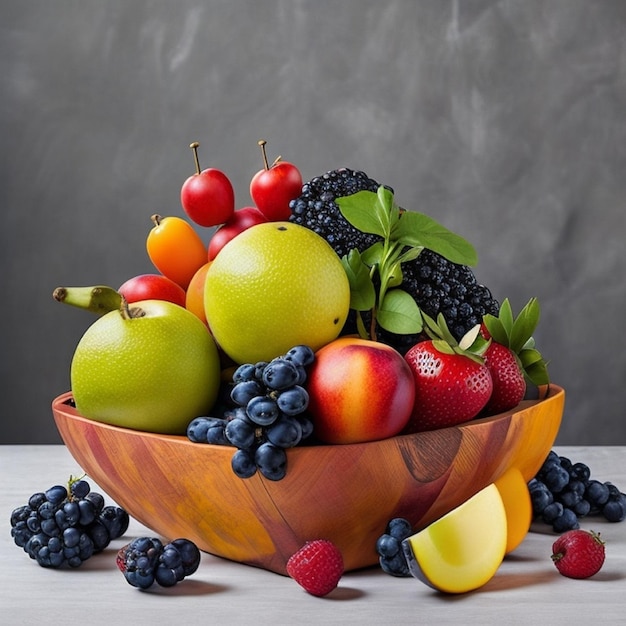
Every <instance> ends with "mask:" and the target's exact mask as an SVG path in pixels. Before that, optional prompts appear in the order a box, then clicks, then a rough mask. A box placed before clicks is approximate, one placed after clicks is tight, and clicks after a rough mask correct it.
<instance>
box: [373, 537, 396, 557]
mask: <svg viewBox="0 0 626 626" xmlns="http://www.w3.org/2000/svg"><path fill="white" fill-rule="evenodd" d="M401 547H402V546H401V545H400V541H398V539H396V537H392V536H391V535H389V534H387V533H385V534H384V535H381V536H380V537H379V538H378V541H376V552H377V553H378V556H384V557H386V558H391V557H393V556H395V555H396V554H398V552H400V550H401Z"/></svg>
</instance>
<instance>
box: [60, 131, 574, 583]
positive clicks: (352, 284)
mask: <svg viewBox="0 0 626 626" xmlns="http://www.w3.org/2000/svg"><path fill="white" fill-rule="evenodd" d="M261 143H262V148H263V155H264V157H265V145H264V142H261ZM192 148H193V149H194V155H195V157H196V167H197V172H196V174H194V175H193V176H192V177H190V179H189V180H188V181H186V182H185V184H184V186H183V193H182V194H181V201H182V204H183V208H184V209H185V211H186V212H187V214H188V216H189V217H190V218H191V221H192V222H195V224H196V225H200V226H218V228H217V230H215V232H214V233H213V234H212V235H211V239H210V241H209V244H208V248H207V246H205V245H204V244H202V243H199V238H198V235H197V233H196V232H195V229H194V227H193V225H192V224H191V223H190V222H189V221H187V220H183V219H182V218H174V217H165V218H161V217H159V216H154V219H153V221H154V228H153V229H152V231H150V233H149V235H148V245H147V249H148V254H149V256H150V259H151V260H152V261H153V263H154V265H155V267H156V269H157V270H158V274H157V275H156V276H158V278H157V277H155V275H145V276H139V277H135V278H134V279H133V280H130V281H127V282H126V283H125V284H123V285H122V286H121V287H120V288H119V289H117V290H116V289H113V288H111V287H106V286H101V285H99V286H95V287H89V288H84V287H69V288H58V289H57V290H55V293H54V296H55V299H57V300H58V301H62V302H66V303H68V304H73V305H76V306H79V307H82V308H84V309H87V310H89V311H91V312H93V313H95V314H97V316H98V319H97V320H96V321H95V322H93V324H91V326H89V327H88V328H87V330H86V332H85V334H84V335H83V337H82V338H81V340H80V342H79V343H78V345H77V347H76V350H75V353H74V356H73V359H72V363H71V391H68V392H66V393H63V394H61V395H60V396H58V397H57V398H55V399H54V401H53V403H52V412H53V415H54V419H55V421H56V425H57V427H58V430H59V432H60V434H61V437H62V439H63V441H64V442H65V444H66V445H67V447H68V449H69V451H70V452H71V454H72V455H73V456H74V458H75V459H76V461H77V462H78V463H79V464H80V466H81V467H82V468H83V470H84V471H85V472H86V473H87V474H88V475H89V476H91V477H92V478H93V480H95V481H96V482H97V483H98V485H99V486H100V487H101V488H102V489H103V490H105V491H106V492H107V493H108V494H109V495H110V496H111V497H112V498H113V499H114V500H115V501H116V502H117V503H118V504H119V505H120V506H122V507H124V509H125V510H126V511H128V513H129V514H131V515H132V516H133V517H134V518H136V519H137V520H138V521H140V522H142V523H143V524H145V525H146V526H147V527H149V528H151V529H152V530H153V531H155V532H157V533H159V534H160V535H162V536H164V537H167V538H170V539H172V538H176V537H185V538H187V539H190V540H191V541H193V542H195V543H196V544H197V546H198V547H199V548H200V549H202V550H204V551H207V552H209V553H212V554H215V555H218V556H221V557H224V558H227V559H231V560H234V561H238V562H241V563H245V564H249V565H253V566H257V567H262V568H265V569H268V570H270V571H274V572H278V573H281V574H284V573H285V572H286V564H287V561H288V559H289V557H290V556H291V555H292V554H294V553H295V552H296V551H297V550H298V549H299V548H301V547H302V545H303V544H305V543H306V542H307V541H312V540H315V539H327V540H330V541H332V542H333V543H334V544H335V545H336V546H337V548H338V549H339V550H340V551H341V553H342V557H343V560H344V564H345V568H346V570H353V569H358V568H362V567H366V566H369V565H372V564H374V563H376V562H377V560H378V555H377V551H376V540H377V538H378V537H379V536H380V535H381V534H382V533H383V532H384V531H385V528H386V526H387V523H388V522H389V520H390V519H392V518H396V517H401V518H404V519H406V520H408V522H409V523H410V525H411V527H412V528H413V529H416V530H418V529H420V528H424V527H426V526H428V525H429V524H430V523H431V522H433V521H435V520H437V519H439V518H441V517H442V516H444V515H445V514H446V513H448V512H449V511H451V510H452V509H454V508H455V507H457V506H458V505H460V504H462V503H463V502H465V501H467V500H468V499H469V498H471V497H472V496H473V495H475V494H476V493H478V492H479V491H480V490H482V489H483V488H484V487H486V486H488V485H490V484H491V483H494V482H496V481H498V479H500V478H501V477H502V476H503V475H504V474H505V473H507V472H508V470H510V469H512V468H514V469H515V470H516V471H518V472H519V473H520V474H521V476H522V477H523V479H524V480H525V481H529V480H530V479H531V478H532V477H533V476H534V475H535V474H536V472H537V471H538V469H539V468H540V467H541V465H542V463H543V461H544V460H545V458H546V456H547V455H548V453H549V451H550V449H551V447H552V445H553V443H554V441H555V439H556V436H557V433H558V429H559V426H560V422H561V417H562V413H563V407H564V397H565V393H564V390H563V389H562V388H560V387H559V386H557V385H554V384H552V383H550V382H549V380H548V378H547V371H546V364H545V361H544V360H543V358H542V357H541V354H540V353H539V352H538V351H537V349H536V347H535V344H534V340H533V337H532V335H533V332H534V329H535V327H536V324H537V322H538V318H539V309H538V303H537V301H536V299H531V300H530V301H529V302H528V304H527V305H526V306H525V307H524V308H523V309H522V310H521V312H520V313H519V314H518V315H517V316H515V315H513V312H512V309H511V305H510V303H509V301H508V300H507V299H505V300H504V301H503V302H502V303H498V302H497V301H496V300H495V299H494V298H493V297H492V295H491V293H490V291H489V290H488V289H487V288H486V287H484V286H483V285H481V284H479V283H478V281H477V280H476V278H475V276H474V274H473V272H472V270H471V269H470V266H471V265H472V264H473V263H475V260H476V259H475V252H474V250H473V248H472V246H471V245H470V244H469V243H467V242H466V241H464V240H463V239H462V238H460V237H458V236H457V235H454V234H453V233H451V232H450V231H448V230H446V229H445V228H444V227H443V226H441V225H439V224H437V223H436V222H434V221H433V220H432V219H431V218H429V217H427V216H425V215H422V214H419V213H414V212H411V211H406V210H404V209H401V208H399V207H398V206H397V205H396V203H395V200H394V195H393V191H392V190H391V189H390V188H388V187H386V186H383V185H379V184H378V183H377V182H376V181H374V180H372V179H370V178H369V177H368V176H366V175H365V174H363V173H362V172H355V171H352V170H348V169H341V170H336V171H333V172H328V173H327V174H325V175H323V176H320V177H317V178H315V179H313V180H311V181H309V182H308V183H306V184H304V185H302V181H301V178H298V176H296V175H295V174H294V171H293V169H291V168H293V167H294V166H292V165H291V164H288V163H285V162H282V161H280V160H277V161H276V162H275V163H274V164H273V165H272V166H269V165H268V163H267V159H265V168H264V169H263V170H261V172H259V173H258V174H257V176H255V178H254V179H253V183H252V185H251V194H252V198H253V200H254V202H255V204H256V206H255V207H246V208H245V209H238V210H235V209H234V200H233V197H232V193H231V190H230V188H229V183H228V180H227V179H226V178H225V177H224V176H223V175H219V173H216V172H215V171H208V170H205V171H202V172H201V171H200V167H199V164H198V159H197V148H198V144H197V143H194V144H192ZM279 167H280V168H282V169H284V170H287V173H288V174H289V176H286V174H285V172H283V171H281V172H279V170H278V168H279ZM298 175H299V173H298ZM286 179H288V180H289V188H285V187H284V185H286V184H287V183H285V182H283V181H284V180H286ZM215 207H219V211H218V214H214V213H212V212H214V211H216V209H215ZM164 279H165V280H164ZM173 285H174V287H178V288H174V287H173ZM528 383H532V384H528ZM531 390H534V391H535V393H534V394H532V393H530V391H531Z"/></svg>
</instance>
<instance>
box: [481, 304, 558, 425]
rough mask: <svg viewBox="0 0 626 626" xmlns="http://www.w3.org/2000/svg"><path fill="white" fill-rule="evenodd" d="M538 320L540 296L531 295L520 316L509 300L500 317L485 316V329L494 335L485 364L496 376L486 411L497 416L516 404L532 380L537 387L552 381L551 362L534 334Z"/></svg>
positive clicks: (502, 305)
mask: <svg viewBox="0 0 626 626" xmlns="http://www.w3.org/2000/svg"><path fill="white" fill-rule="evenodd" d="M538 322H539V302H538V301H537V299H536V298H531V299H530V300H529V301H528V303H527V304H526V306H525V307H524V308H523V309H522V310H521V311H520V313H519V315H518V316H517V317H514V316H513V311H512V309H511V303H510V302H509V300H508V299H505V300H504V301H503V302H502V304H501V306H500V311H499V313H498V316H497V317H496V316H494V315H485V317H484V318H483V328H482V329H481V332H482V333H483V335H485V336H488V337H490V338H491V343H490V345H489V347H488V348H487V350H486V351H485V364H486V365H487V367H488V368H489V371H490V373H491V378H492V379H493V392H492V394H491V398H490V399H489V402H488V403H487V405H486V406H485V408H484V411H483V413H484V414H487V415H494V414H496V413H502V412H503V411H508V410H510V409H512V408H514V407H516V406H517V405H518V404H519V403H520V402H521V401H522V399H523V398H524V395H525V394H526V387H527V383H528V382H531V383H532V384H534V385H537V386H539V385H547V384H548V383H549V378H548V370H547V364H546V362H545V360H544V359H543V357H542V356H541V353H540V352H539V351H538V350H537V349H536V347H535V340H534V339H533V336H532V335H533V333H534V332H535V328H536V327H537V324H538ZM485 331H486V332H485Z"/></svg>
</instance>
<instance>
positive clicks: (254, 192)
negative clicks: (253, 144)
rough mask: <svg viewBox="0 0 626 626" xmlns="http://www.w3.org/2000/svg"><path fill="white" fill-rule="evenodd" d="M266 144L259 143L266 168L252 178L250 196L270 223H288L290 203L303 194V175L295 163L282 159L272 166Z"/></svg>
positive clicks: (262, 141) (263, 142)
mask: <svg viewBox="0 0 626 626" xmlns="http://www.w3.org/2000/svg"><path fill="white" fill-rule="evenodd" d="M265 144H266V141H265V140H263V139H262V140H261V141H259V145H260V146H261V150H262V152H263V162H264V163H265V167H264V168H263V169H262V170H259V171H258V172H257V173H256V174H255V175H254V176H253V177H252V180H251V181H250V196H251V197H252V200H253V201H254V203H255V204H256V206H257V207H258V209H259V211H261V213H263V215H265V217H267V219H268V220H269V221H272V222H281V221H286V220H288V219H289V216H290V215H291V209H290V208H289V203H290V202H291V201H292V200H293V199H295V198H297V197H298V196H299V195H300V194H301V193H302V175H301V174H300V170H298V168H297V167H296V166H295V165H293V163H289V162H288V161H282V160H281V157H278V158H277V159H276V160H275V161H274V163H272V165H271V166H270V165H269V163H268V161H267V154H266V153H265Z"/></svg>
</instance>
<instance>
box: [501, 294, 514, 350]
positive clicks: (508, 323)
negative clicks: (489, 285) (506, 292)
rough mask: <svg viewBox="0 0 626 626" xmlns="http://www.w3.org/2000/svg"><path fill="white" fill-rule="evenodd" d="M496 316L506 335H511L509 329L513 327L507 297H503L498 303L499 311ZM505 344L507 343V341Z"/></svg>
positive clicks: (511, 311)
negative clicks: (499, 303)
mask: <svg viewBox="0 0 626 626" xmlns="http://www.w3.org/2000/svg"><path fill="white" fill-rule="evenodd" d="M498 318H499V320H500V323H501V324H502V327H503V328H504V330H505V332H506V335H507V337H510V336H511V331H512V329H513V309H512V308H511V303H510V302H509V299H508V298H505V299H504V300H503V301H502V304H501V305H500V311H499V313H498ZM505 345H507V346H508V345H509V343H508V341H507V343H506V344H505Z"/></svg>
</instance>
